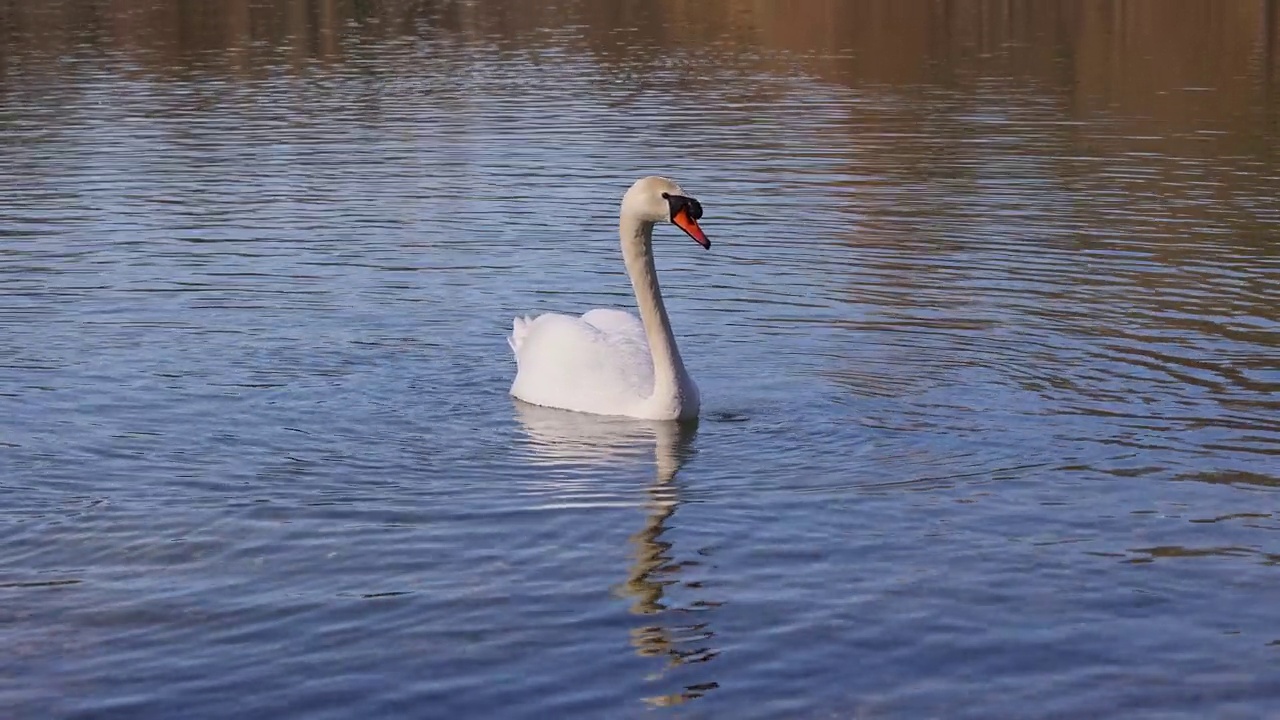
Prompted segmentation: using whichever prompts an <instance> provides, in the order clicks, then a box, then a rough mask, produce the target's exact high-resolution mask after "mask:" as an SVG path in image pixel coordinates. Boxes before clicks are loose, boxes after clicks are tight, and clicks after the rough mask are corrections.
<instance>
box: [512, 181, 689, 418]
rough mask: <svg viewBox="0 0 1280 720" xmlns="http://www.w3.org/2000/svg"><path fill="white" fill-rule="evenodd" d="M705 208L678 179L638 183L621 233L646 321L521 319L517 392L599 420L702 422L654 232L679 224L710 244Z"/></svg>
mask: <svg viewBox="0 0 1280 720" xmlns="http://www.w3.org/2000/svg"><path fill="white" fill-rule="evenodd" d="M701 216H702V206H701V205H700V204H699V203H698V201H697V200H694V199H693V198H690V197H688V196H686V195H685V193H684V191H683V190H682V189H681V188H680V186H679V185H677V184H676V183H675V182H673V181H671V180H668V179H666V178H661V177H646V178H641V179H640V180H637V181H636V182H635V184H634V185H632V186H631V188H630V189H629V190H627V193H626V194H625V195H624V196H623V198H622V210H621V214H620V217H619V220H618V233H619V236H620V239H621V242H622V257H623V260H624V262H625V263H626V267H627V275H628V276H629V277H630V278H631V286H632V289H633V290H634V291H635V294H636V305H637V308H638V309H639V311H640V317H638V318H637V317H636V316H635V315H633V314H631V313H629V312H625V311H622V310H613V309H596V310H591V311H590V312H588V313H586V314H584V315H581V316H573V315H562V314H559V313H546V314H544V315H539V316H537V317H532V318H530V317H517V318H516V319H515V321H514V322H513V324H512V331H511V336H510V337H509V338H508V340H507V342H508V344H510V345H511V350H512V351H513V352H514V353H515V357H516V366H517V370H516V378H515V381H514V382H513V383H512V385H511V394H512V395H514V396H515V397H517V398H519V399H521V400H524V401H525V402H528V403H532V404H534V405H542V406H545V407H553V408H562V409H565V410H576V411H578V412H584V413H592V414H596V415H622V416H628V417H634V418H642V419H646V420H682V419H688V418H694V417H697V415H698V410H699V406H700V398H699V396H698V387H697V385H695V384H694V382H693V378H691V377H690V376H689V373H688V371H686V370H685V367H684V362H683V361H682V360H681V358H680V350H679V349H678V348H677V347H676V339H675V333H674V332H673V331H672V329H671V321H670V319H669V318H668V316H667V310H666V307H665V306H664V305H663V302H662V291H661V288H660V287H659V285H658V275H657V270H656V269H655V267H654V263H653V228H654V226H655V225H656V224H657V223H660V222H671V223H674V224H675V225H677V226H678V227H680V229H682V230H684V231H685V232H686V233H687V234H688V235H689V236H690V237H692V238H693V239H694V240H696V241H697V242H698V243H699V244H700V245H702V246H703V247H710V245H711V243H710V241H709V240H708V239H707V236H706V235H705V234H704V233H703V232H702V229H701V228H700V227H699V226H698V223H697V221H698V218H700V217H701Z"/></svg>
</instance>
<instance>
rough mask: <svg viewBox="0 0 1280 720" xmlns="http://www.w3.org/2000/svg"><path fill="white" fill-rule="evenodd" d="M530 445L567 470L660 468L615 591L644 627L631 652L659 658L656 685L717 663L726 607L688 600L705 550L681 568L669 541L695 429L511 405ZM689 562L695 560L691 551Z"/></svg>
mask: <svg viewBox="0 0 1280 720" xmlns="http://www.w3.org/2000/svg"><path fill="white" fill-rule="evenodd" d="M513 403H514V405H515V407H516V417H517V418H518V419H519V421H520V424H521V426H522V429H523V430H524V433H525V437H526V439H527V441H528V445H529V449H530V450H532V452H531V460H532V461H533V462H543V463H547V464H556V465H562V464H567V463H572V464H587V465H597V466H600V465H604V464H605V463H616V462H618V461H619V460H620V459H631V460H635V461H647V460H648V459H649V458H650V457H651V458H653V461H654V463H655V477H654V480H653V482H652V483H650V485H649V487H648V491H647V495H648V497H647V499H646V502H645V518H644V526H643V527H642V528H641V529H640V530H638V531H637V532H636V533H634V534H633V535H632V536H631V544H632V561H631V563H630V565H629V566H628V567H627V577H626V580H625V581H624V582H622V583H620V584H619V585H617V586H616V587H615V588H614V589H615V592H616V593H617V594H618V595H619V596H621V597H625V598H628V599H630V601H631V606H630V609H631V612H632V613H634V614H636V615H640V616H643V617H644V618H645V622H644V624H643V625H641V626H639V627H636V628H633V629H632V630H631V644H632V646H633V647H634V648H635V649H636V652H637V653H638V654H639V655H641V656H644V657H654V658H661V659H663V660H664V662H663V665H662V667H661V668H660V669H659V670H658V671H657V672H656V673H655V674H654V675H653V676H650V679H658V678H661V677H662V675H663V674H664V673H665V672H666V671H668V670H670V669H672V668H676V667H679V666H683V665H689V664H693V663H704V662H707V661H709V660H711V659H713V658H715V657H716V656H717V655H718V654H719V651H718V650H716V649H715V648H714V644H713V641H714V638H715V633H714V632H713V631H712V630H711V629H710V626H709V623H708V620H707V617H706V613H707V611H709V610H713V609H715V608H716V607H718V606H719V605H720V603H719V602H713V601H710V600H707V599H700V598H699V599H695V598H688V599H686V597H687V595H688V593H690V592H693V593H699V594H700V593H701V591H702V590H701V589H702V583H701V582H700V581H698V580H697V578H691V577H690V575H691V574H696V573H697V568H699V567H701V566H702V562H701V560H702V558H703V557H704V555H705V554H706V553H707V551H706V550H701V551H698V550H695V551H694V552H693V553H692V555H693V556H694V558H688V557H686V559H684V560H679V559H678V558H679V556H680V555H681V554H682V553H679V552H678V551H677V550H676V549H675V548H674V546H673V543H671V542H669V541H667V540H664V539H663V537H662V536H663V535H664V534H665V533H666V532H667V530H668V529H669V521H670V519H671V518H672V516H673V515H675V512H676V510H677V509H678V508H679V507H680V487H679V483H678V482H677V481H676V475H677V473H678V472H679V471H680V468H681V467H682V466H683V465H684V463H685V462H686V461H687V460H688V459H689V458H690V457H692V455H693V453H694V450H693V440H694V437H695V436H696V435H697V423H696V421H694V422H691V423H689V422H686V423H678V422H672V421H646V420H635V419H631V418H621V417H608V416H599V415H587V414H584V413H574V412H567V411H564V410H556V409H551V408H544V407H539V406H536V405H529V404H527V403H524V402H521V401H519V400H514V401H513ZM684 554H685V555H686V556H687V555H689V554H690V553H688V552H687V551H686V553H684ZM715 687H717V685H716V683H714V682H706V683H698V684H693V685H686V686H684V687H683V688H682V689H681V690H680V691H679V692H675V693H671V694H666V695H659V696H655V697H650V698H646V702H648V703H650V704H653V705H674V704H679V703H682V702H686V701H688V700H691V699H694V698H697V697H701V696H702V695H704V694H705V693H706V692H707V691H709V690H712V689H714V688H715Z"/></svg>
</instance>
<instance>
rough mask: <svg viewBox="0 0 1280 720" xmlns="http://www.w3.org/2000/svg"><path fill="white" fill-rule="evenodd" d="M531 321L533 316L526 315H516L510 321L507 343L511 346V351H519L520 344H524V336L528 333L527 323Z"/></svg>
mask: <svg viewBox="0 0 1280 720" xmlns="http://www.w3.org/2000/svg"><path fill="white" fill-rule="evenodd" d="M532 322H533V318H531V317H529V316H528V315H525V316H524V317H518V318H516V319H515V320H513V321H512V322H511V336H510V337H508V338H507V344H508V345H510V346H511V352H514V353H519V352H520V346H521V345H523V344H524V338H525V336H526V335H528V334H529V323H532Z"/></svg>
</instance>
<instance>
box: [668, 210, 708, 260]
mask: <svg viewBox="0 0 1280 720" xmlns="http://www.w3.org/2000/svg"><path fill="white" fill-rule="evenodd" d="M671 222H673V223H675V224H676V227H678V228H680V229H681V230H683V231H685V233H686V234H688V236H689V237H691V238H693V240H694V242H696V243H698V244H699V245H701V246H702V247H703V248H705V249H707V250H710V249H711V240H710V238H708V237H707V234H706V233H704V232H702V228H700V227H698V221H697V220H694V219H693V216H692V215H690V214H689V209H688V208H680V211H679V212H677V213H676V214H675V216H673V217H672V218H671Z"/></svg>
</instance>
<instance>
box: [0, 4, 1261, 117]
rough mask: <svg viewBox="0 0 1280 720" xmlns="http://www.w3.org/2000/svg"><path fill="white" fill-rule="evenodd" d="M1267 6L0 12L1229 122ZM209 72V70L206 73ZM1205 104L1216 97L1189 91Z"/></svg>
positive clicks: (106, 27)
mask: <svg viewBox="0 0 1280 720" xmlns="http://www.w3.org/2000/svg"><path fill="white" fill-rule="evenodd" d="M1277 4H1278V3H1277V0H1254V1H1241V2H1219V1H1218V0H1092V1H1087V2H1076V1H1075V0H1056V1H1052V2H1041V1H1039V0H946V1H942V2H937V1H923V0H922V1H918V2H900V1H899V0H863V1H862V2H847V1H843V0H809V1H808V2H805V3H803V4H800V5H793V4H783V3H761V2H755V1H754V0H709V1H706V2H696V3H695V2H689V1H688V0H659V1H658V2H653V3H643V4H641V3H631V2H619V1H618V0H589V1H587V2H568V1H567V0H560V1H557V0H543V1H541V2H523V1H521V0H481V1H479V2H467V3H463V2H456V1H450V0H266V1H265V2H264V1H260V0H254V1H252V2H251V1H250V0H226V1H225V2H217V3H208V2H202V1H201V0H61V1H58V0H52V1H50V2H11V3H6V4H4V5H0V39H3V47H2V48H0V50H2V51H3V53H4V54H6V55H7V54H20V53H23V52H30V51H37V52H41V53H49V54H66V53H74V52H77V51H80V50H83V49H85V48H86V47H93V48H99V49H105V50H115V51H124V52H129V53H137V54H139V55H140V56H139V57H137V58H135V60H136V61H137V62H140V63H143V64H144V65H147V66H149V69H152V70H155V71H160V72H163V71H167V70H171V69H174V68H176V67H181V66H182V65H184V64H186V63H190V62H193V61H197V60H199V59H200V58H201V56H202V55H203V54H206V53H210V52H229V53H233V54H234V53H240V52H243V51H244V50H245V48H247V47H249V46H251V45H255V44H257V45H262V46H266V47H268V48H287V49H288V51H289V52H290V53H292V54H295V55H297V56H298V57H303V58H306V57H310V58H317V59H332V58H339V57H341V56H342V55H343V53H344V52H345V51H347V50H349V49H350V48H351V47H352V45H353V43H354V42H356V41H361V40H369V39H391V38H397V37H407V36H422V35H427V34H430V33H431V32H433V31H445V32H449V33H454V34H458V35H461V36H464V37H468V38H471V39H483V40H486V41H491V42H502V41H505V40H513V39H519V38H521V37H526V36H536V35H538V34H540V33H542V32H544V31H546V30H555V29H562V28H566V27H572V29H573V30H574V33H573V34H574V35H575V36H578V37H579V38H580V41H581V42H583V43H585V44H587V45H589V46H591V47H593V48H596V49H598V50H601V51H603V55H605V56H606V57H607V56H608V55H609V54H610V53H609V52H608V51H609V50H611V49H616V48H619V47H626V48H629V49H630V50H632V51H633V52H634V51H635V50H636V49H637V47H644V46H649V47H658V48H675V47H686V48H693V47H706V46H712V45H714V46H717V47H724V46H729V47H737V46H756V47H758V48H760V49H764V50H769V51H785V52H786V53H788V55H786V56H780V57H779V56H773V60H774V61H776V62H778V63H779V67H783V66H785V65H786V64H789V63H791V62H793V61H794V59H795V57H803V58H805V60H806V68H807V69H808V70H810V71H813V72H816V73H818V74H820V75H822V76H824V77H827V78H829V79H834V80H839V81H842V82H849V83H856V84H861V83H876V84H892V85H914V84H943V85H946V84H953V83H963V82H967V81H969V80H971V79H972V78H973V76H974V75H975V73H979V72H980V73H982V74H987V75H990V74H993V73H997V74H1008V75H1012V76H1022V77H1026V78H1028V79H1033V80H1036V81H1038V82H1043V83H1044V84H1046V85H1048V86H1050V87H1055V88H1059V89H1062V90H1065V91H1067V92H1069V94H1070V96H1071V97H1072V99H1073V102H1074V103H1075V104H1076V105H1077V106H1078V107H1080V108H1081V109H1083V110H1091V109H1098V108H1119V109H1121V110H1123V111H1125V112H1141V113H1143V114H1147V115H1150V116H1152V117H1164V118H1168V119H1177V118H1181V119H1189V118H1195V117H1203V116H1204V114H1205V113H1211V114H1215V115H1218V116H1221V117H1230V116H1231V115H1233V114H1234V113H1236V112H1239V111H1240V110H1242V109H1243V108H1246V107H1250V106H1252V105H1254V104H1255V103H1256V101H1257V99H1258V98H1259V96H1262V95H1268V94H1274V92H1275V82H1276V80H1275V78H1276V74H1277V73H1276V71H1277V68H1280V57H1277V47H1278V46H1280V43H1277V37H1278V36H1280V11H1278V10H1277ZM206 59H207V58H206ZM1197 90H1198V91H1205V90H1212V91H1213V93H1214V94H1213V96H1212V99H1211V100H1210V99H1208V98H1206V97H1204V96H1203V95H1202V94H1195V91H1197Z"/></svg>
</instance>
